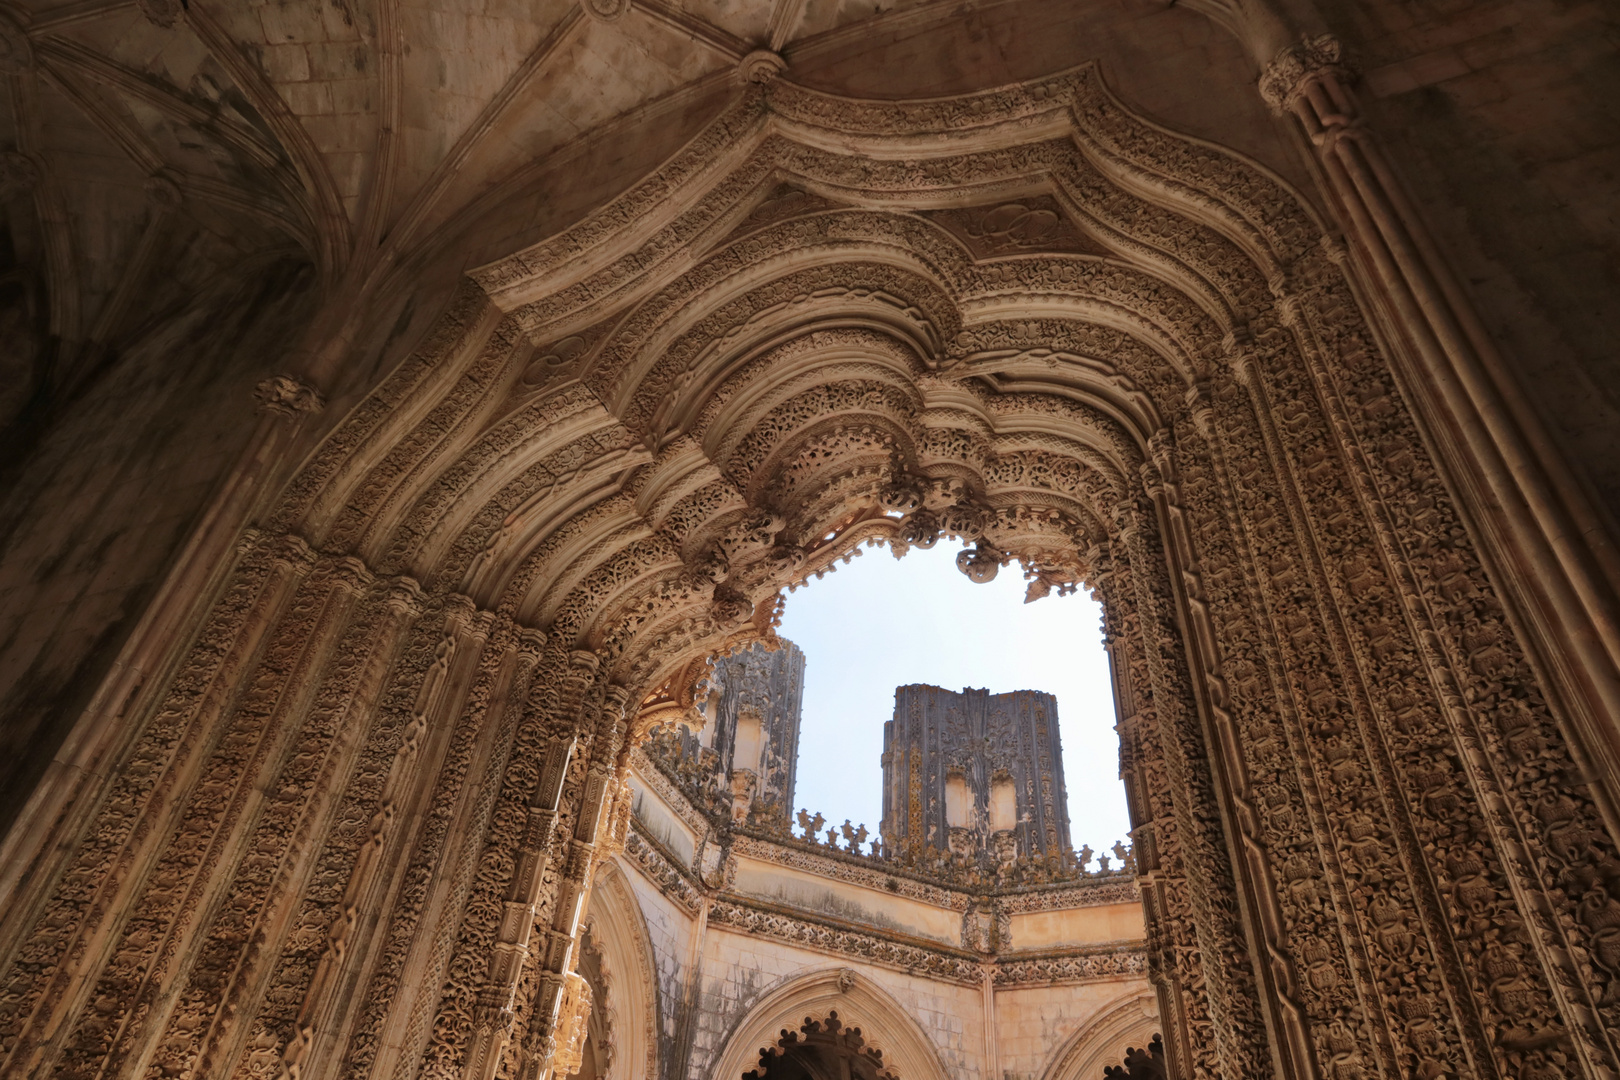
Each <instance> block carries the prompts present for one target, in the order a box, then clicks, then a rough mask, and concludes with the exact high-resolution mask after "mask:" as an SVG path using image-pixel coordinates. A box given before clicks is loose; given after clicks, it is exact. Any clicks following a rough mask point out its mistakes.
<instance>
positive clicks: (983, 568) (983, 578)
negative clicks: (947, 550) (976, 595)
mask: <svg viewBox="0 0 1620 1080" xmlns="http://www.w3.org/2000/svg"><path fill="white" fill-rule="evenodd" d="M956 568H957V569H958V570H960V571H962V573H964V574H966V575H967V578H968V580H969V581H971V582H973V583H974V584H975V585H983V584H985V583H987V582H990V581H994V580H995V577H996V572H997V571H999V570H1000V569H1001V555H1000V554H999V553H997V552H996V551H995V550H994V549H993V548H988V547H986V546H985V545H984V543H983V542H982V541H981V542H980V543H979V544H978V545H976V546H974V547H970V548H963V549H962V550H961V551H959V552H957V553H956Z"/></svg>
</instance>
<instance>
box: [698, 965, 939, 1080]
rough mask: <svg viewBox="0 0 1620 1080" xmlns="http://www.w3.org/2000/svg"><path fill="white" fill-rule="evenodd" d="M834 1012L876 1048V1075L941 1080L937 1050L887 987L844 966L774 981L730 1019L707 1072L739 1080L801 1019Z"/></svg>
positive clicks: (811, 1019)
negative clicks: (710, 1067) (738, 1014)
mask: <svg viewBox="0 0 1620 1080" xmlns="http://www.w3.org/2000/svg"><path fill="white" fill-rule="evenodd" d="M832 1015H836V1016H837V1018H838V1023H839V1025H840V1026H841V1028H842V1029H843V1030H845V1031H848V1030H850V1029H858V1030H859V1032H860V1038H861V1039H862V1040H863V1041H864V1044H865V1049H867V1050H875V1051H878V1053H879V1057H878V1060H880V1061H881V1063H882V1073H881V1074H880V1075H885V1076H889V1075H892V1076H893V1077H897V1078H898V1080H946V1078H947V1077H948V1076H949V1075H950V1074H949V1073H948V1072H947V1071H946V1069H945V1066H944V1064H943V1063H942V1062H941V1061H940V1058H939V1050H938V1049H937V1048H936V1047H935V1046H934V1044H933V1043H932V1041H930V1039H929V1038H928V1034H927V1033H926V1032H925V1031H923V1029H922V1028H921V1027H920V1026H919V1025H918V1023H917V1021H916V1018H915V1017H913V1016H912V1015H911V1014H910V1013H909V1012H907V1011H906V1009H905V1007H904V1006H903V1005H901V1004H900V1003H899V1002H898V1001H896V1000H895V999H894V997H893V995H891V994H890V993H889V992H888V991H887V990H885V989H883V987H881V986H879V985H877V983H876V982H874V981H873V979H872V978H871V977H870V976H867V975H858V974H857V973H856V972H854V971H853V970H851V969H849V968H826V969H824V970H821V971H812V972H810V973H808V974H804V975H798V976H792V977H789V978H785V979H782V980H780V981H778V982H777V983H776V984H775V985H774V986H772V987H770V988H769V989H767V990H765V991H764V992H762V993H760V994H759V995H758V996H757V997H756V998H755V999H754V1000H753V1001H752V1002H750V1003H748V1007H747V1008H746V1010H744V1011H743V1013H742V1015H741V1016H740V1017H739V1018H738V1019H737V1020H736V1021H735V1022H733V1023H732V1025H731V1027H730V1029H729V1030H728V1031H727V1032H726V1034H725V1038H724V1039H723V1041H722V1042H721V1047H722V1048H721V1050H720V1052H719V1054H717V1055H716V1057H715V1062H714V1067H713V1068H712V1069H711V1070H710V1075H711V1077H713V1080H723V1078H726V1080H742V1077H743V1076H744V1075H745V1074H747V1073H750V1072H753V1071H754V1070H756V1069H757V1068H758V1067H759V1064H760V1061H761V1059H762V1057H763V1055H765V1054H766V1053H768V1052H770V1050H771V1048H773V1047H776V1046H777V1045H778V1043H779V1042H780V1041H781V1040H782V1039H784V1038H785V1037H787V1036H789V1035H790V1034H791V1033H794V1032H798V1031H799V1029H800V1028H801V1027H802V1026H803V1025H804V1024H806V1023H819V1022H822V1021H825V1020H827V1019H828V1017H829V1016H832Z"/></svg>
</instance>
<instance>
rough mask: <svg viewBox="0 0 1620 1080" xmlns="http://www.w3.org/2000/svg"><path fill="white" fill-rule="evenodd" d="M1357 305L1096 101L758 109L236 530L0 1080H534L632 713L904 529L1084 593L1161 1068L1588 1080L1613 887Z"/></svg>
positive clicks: (510, 279)
mask: <svg viewBox="0 0 1620 1080" xmlns="http://www.w3.org/2000/svg"><path fill="white" fill-rule="evenodd" d="M1341 119H1342V118H1341ZM1037 226H1038V227H1037ZM1370 287H1372V286H1371V284H1370V283H1368V282H1365V281H1361V280H1359V279H1354V280H1353V278H1352V275H1351V274H1350V273H1349V272H1348V271H1347V268H1346V264H1345V260H1344V258H1343V252H1342V249H1341V248H1340V246H1339V245H1338V244H1337V243H1336V242H1335V241H1334V240H1333V239H1332V238H1331V237H1330V236H1328V235H1327V233H1326V230H1325V229H1324V228H1323V226H1322V225H1321V223H1320V222H1318V221H1317V220H1316V219H1315V217H1314V216H1313V215H1312V213H1311V212H1310V211H1309V210H1308V208H1307V207H1306V204H1305V203H1304V202H1303V201H1302V200H1301V199H1300V198H1298V197H1297V196H1296V195H1295V193H1293V192H1291V191H1290V190H1288V189H1287V188H1286V187H1285V186H1284V185H1283V184H1282V183H1281V182H1280V181H1278V180H1277V179H1276V178H1275V177H1273V176H1271V175H1269V174H1267V173H1266V172H1264V171H1263V170H1261V169H1259V168H1257V167H1255V166H1253V165H1251V164H1249V163H1247V162H1245V161H1243V160H1241V159H1239V158H1237V157H1235V156H1233V155H1230V154H1227V153H1224V152H1222V151H1220V150H1218V149H1216V148H1212V147H1210V146H1207V145H1204V144H1201V143H1198V142H1196V141H1193V140H1190V139H1186V138H1182V137H1180V136H1177V135H1175V134H1173V133H1171V132H1167V131H1165V130H1163V129H1160V128H1158V127H1156V126H1154V125H1152V124H1151V123H1148V122H1146V121H1143V120H1142V119H1140V118H1138V117H1135V116H1133V115H1132V114H1131V113H1130V112H1129V111H1128V110H1126V109H1125V108H1124V107H1123V106H1122V105H1121V104H1120V103H1118V102H1117V101H1115V100H1114V99H1113V98H1112V97H1111V96H1110V94H1109V93H1108V91H1107V90H1106V88H1105V87H1104V86H1103V84H1102V81H1101V78H1100V76H1099V75H1098V73H1097V71H1096V70H1095V69H1094V68H1090V67H1088V68H1082V69H1078V70H1076V71H1072V72H1069V73H1065V74H1063V75H1060V76H1056V77H1052V78H1048V79H1044V80H1039V81H1036V82H1033V83H1029V84H1023V85H1019V86H1014V87H1009V88H1006V89H1003V90H1000V91H995V92H992V93H986V94H980V95H975V96H972V97H966V98H953V99H942V100H932V101H917V102H862V101H851V100H844V99H838V98H832V97H828V96H825V95H820V94H816V93H813V92H810V91H807V90H804V89H801V88H797V87H794V86H792V85H791V84H789V83H786V82H782V81H777V82H775V83H771V84H768V85H764V86H761V87H758V88H756V89H755V90H752V91H750V92H749V94H748V95H747V96H746V97H745V98H744V99H743V100H742V101H741V103H740V104H738V105H737V106H736V107H734V108H731V109H730V110H728V111H727V112H726V113H725V114H724V115H722V116H721V117H720V118H719V119H718V120H717V121H716V122H715V123H714V124H713V125H712V126H711V127H710V128H709V129H708V130H706V131H705V132H704V133H703V134H702V135H701V136H700V137H699V138H698V139H697V140H695V141H694V142H693V143H692V144H691V145H689V146H688V147H687V148H686V149H685V150H683V151H682V152H681V153H680V154H679V155H677V156H676V157H675V158H674V159H673V160H672V161H670V162H669V163H668V164H667V165H666V166H665V167H664V168H663V169H661V170H659V171H658V172H657V173H656V174H655V175H653V176H652V177H650V178H648V179H647V180H646V181H645V182H643V183H642V184H640V185H638V186H637V187H635V188H633V189H632V190H630V191H629V192H628V193H626V194H625V195H624V196H622V197H621V198H619V199H617V200H615V201H614V202H613V203H611V204H609V205H608V206H607V207H606V208H604V209H603V210H602V211H600V212H599V213H596V214H593V215H592V216H590V217H588V218H587V219H586V220H584V221H583V222H581V223H580V224H578V225H577V226H575V227H573V228H571V229H569V230H567V231H566V232H564V233H562V234H559V235H558V236H556V237H554V238H552V239H549V240H547V241H545V242H543V243H540V244H537V245H535V246H534V247H531V248H528V249H526V250H524V251H521V252H518V253H515V254H513V255H512V256H511V257H510V258H508V259H505V260H503V261H501V262H499V263H496V264H493V265H490V266H487V267H484V268H481V269H479V270H478V271H476V272H474V273H473V274H472V275H471V280H470V281H469V282H468V283H467V285H466V286H465V287H464V288H463V289H462V291H461V293H460V294H459V295H458V297H457V299H456V300H455V302H454V304H453V305H452V306H451V308H450V310H448V311H447V312H446V313H445V314H444V316H443V317H442V318H441V320H440V321H439V324H438V327H437V329H436V330H435V332H434V334H433V335H432V337H431V339H430V340H429V341H427V342H426V343H425V344H424V345H423V346H422V347H421V349H419V350H418V352H417V353H416V354H415V355H413V356H412V357H411V358H410V359H409V361H407V362H406V363H405V364H404V365H403V366H402V367H401V368H400V369H399V370H397V371H396V372H394V373H393V374H392V375H391V376H390V377H389V378H388V379H387V380H385V382H384V383H383V384H382V385H381V386H380V387H379V388H378V389H377V390H376V391H375V392H374V393H373V394H371V395H370V396H369V397H368V398H367V399H366V400H365V401H363V402H362V403H360V404H359V405H357V406H356V407H355V409H354V410H353V412H352V413H351V414H350V416H349V417H348V418H347V419H346V420H345V421H344V422H343V423H342V424H341V425H339V426H338V427H337V428H336V429H335V430H334V431H333V433H332V434H331V436H330V437H329V438H328V439H327V440H326V442H325V443H324V444H323V446H322V447H321V448H320V449H319V451H318V452H317V453H315V454H314V455H313V457H312V458H311V459H310V460H309V461H308V462H307V464H306V465H305V467H304V468H303V469H302V470H301V471H300V473H299V474H298V476H297V477H296V479H295V480H294V481H293V482H292V483H291V485H290V486H289V487H288V489H287V490H286V491H285V493H284V495H283V497H282V498H281V500H280V501H279V502H278V504H277V505H276V506H275V508H274V509H273V511H272V512H270V513H269V514H267V515H266V517H265V518H264V520H263V521H262V522H261V527H260V528H258V529H256V530H255V531H253V532H251V533H249V534H248V535H245V536H244V537H243V539H242V543H241V545H240V549H239V557H238V559H237V561H236V562H235V564H234V565H233V566H232V567H231V568H230V570H229V572H228V574H226V575H225V580H224V584H223V585H222V586H221V588H220V591H219V594H218V598H217V602H216V603H215V604H214V606H213V608H212V610H211V611H210V612H209V614H208V615H207V618H206V620H205V621H204V623H203V624H202V625H201V626H200V627H198V628H197V632H196V634H195V637H194V640H193V641H192V642H191V643H190V644H189V645H188V647H187V648H186V649H185V650H183V651H182V652H179V653H177V654H176V656H175V657H174V662H173V668H172V672H173V674H172V676H167V677H166V678H167V681H166V683H165V684H164V685H165V689H164V691H163V693H162V694H158V695H154V696H153V697H152V699H151V700H152V705H151V706H150V707H143V708H142V710H141V711H140V714H139V715H138V716H131V717H130V718H128V721H127V725H128V726H127V729H121V733H120V735H119V741H118V743H117V746H118V750H117V753H118V754H119V755H121V757H120V759H119V760H120V765H119V767H118V768H117V769H116V770H114V771H113V772H112V773H111V779H110V780H109V781H108V782H107V783H106V784H105V785H104V786H103V787H102V788H100V789H98V790H96V791H94V792H91V793H90V794H88V795H86V796H85V798H87V799H91V800H92V803H91V805H90V806H89V807H81V808H79V809H77V810H76V811H75V814H76V815H77V816H75V817H74V818H73V819H72V820H74V821H76V822H79V823H80V824H79V825H76V826H75V827H74V828H75V829H76V830H77V831H75V832H73V833H72V835H70V836H54V835H53V836H49V837H45V838H42V840H41V844H42V847H41V849H40V850H41V854H40V856H39V860H40V861H39V863H38V865H39V866H40V868H41V869H40V872H39V873H38V874H37V875H34V876H32V877H31V878H30V879H29V880H28V882H27V884H26V885H25V886H24V887H22V888H21V889H20V890H19V892H18V901H17V903H16V904H14V905H13V907H12V908H11V909H9V910H8V911H7V913H6V915H5V919H6V922H5V923H4V924H3V934H4V937H3V939H0V946H3V948H4V953H3V954H0V955H3V956H4V958H5V961H4V962H5V964H6V965H7V966H6V974H5V983H4V985H5V988H6V989H5V993H4V996H3V998H0V1034H3V1038H4V1042H3V1053H4V1064H0V1071H6V1072H8V1073H11V1072H15V1073H18V1074H21V1075H29V1074H34V1073H46V1072H51V1071H53V1070H54V1071H59V1072H62V1073H64V1074H68V1075H105V1076H109V1077H110V1076H131V1075H137V1074H145V1073H148V1072H154V1073H161V1074H163V1075H166V1076H175V1077H201V1076H209V1077H212V1076H226V1075H240V1076H252V1075H285V1076H294V1075H296V1076H298V1077H300V1078H305V1077H315V1076H322V1077H325V1076H337V1075H351V1076H372V1077H392V1076H395V1075H413V1074H414V1075H421V1076H427V1077H452V1076H455V1077H470V1078H471V1077H478V1078H492V1077H494V1076H496V1075H514V1076H523V1077H536V1076H541V1075H544V1074H545V1073H546V1072H547V1070H548V1069H549V1068H550V1065H551V1062H552V1061H553V1058H554V1055H555V1054H556V1053H557V1045H558V1041H559V1038H562V1039H563V1040H564V1041H566V1039H567V1038H568V1037H569V1035H570V1033H571V1032H572V1031H573V1029H574V1028H575V1027H576V1026H577V1024H576V1021H575V1018H574V1017H573V1016H571V1015H570V1010H569V1003H570V1002H574V1001H579V1000H581V995H580V994H579V992H578V986H577V980H578V976H577V975H575V974H574V973H573V965H574V961H575V955H574V954H575V945H576V934H577V931H578V927H579V921H580V918H581V915H582V912H583V910H584V907H585V904H586V901H587V899H588V897H589V894H590V890H591V885H592V881H593V875H594V873H595V871H596V868H597V867H598V866H599V865H600V863H601V861H602V860H603V859H604V857H606V856H607V855H608V854H611V853H612V851H613V850H614V848H615V845H617V844H619V843H622V841H623V837H624V830H625V822H626V817H627V814H628V809H629V802H628V798H629V796H628V785H627V784H626V783H625V782H624V777H625V769H626V755H627V753H628V749H629V746H630V745H631V744H632V743H633V742H634V740H636V739H637V738H639V737H641V736H642V735H643V734H644V733H645V731H644V729H645V727H646V726H647V724H648V723H650V722H652V720H653V718H656V717H660V716H664V715H667V709H666V708H665V707H664V704H663V703H665V702H666V701H667V700H668V699H669V698H670V693H669V690H670V687H669V684H670V682H671V680H672V679H674V678H676V675H677V673H679V672H681V671H685V670H688V668H689V665H690V663H691V661H692V659H693V657H695V656H699V655H703V654H706V653H708V652H711V651H714V650H715V649H718V648H722V647H727V646H730V645H734V644H737V643H740V642H743V641H747V640H750V639H753V638H757V637H759V636H762V635H765V634H768V633H769V632H770V625H771V619H772V617H773V615H774V613H775V607H774V605H775V600H774V597H775V596H776V594H777V592H778V590H779V589H780V588H781V587H782V586H783V585H784V584H786V583H788V582H790V581H792V580H795V579H797V578H799V577H801V576H802V575H804V574H806V573H809V572H813V571H814V570H816V569H818V568H820V567H823V566H825V565H827V564H828V563H829V562H831V561H832V560H834V559H836V558H838V557H839V556H841V555H842V554H844V553H846V552H847V551H848V550H849V549H850V548H851V547H853V546H854V545H856V544H858V543H861V542H863V541H865V540H868V539H881V540H885V541H887V542H890V543H898V544H918V543H929V542H933V541H934V540H936V539H937V538H938V536H940V535H942V534H943V535H947V536H956V537H960V538H962V539H964V540H966V541H969V542H970V543H971V547H970V548H969V549H967V550H966V551H965V552H964V555H963V556H962V559H961V562H960V565H962V567H963V569H964V572H967V573H968V574H969V576H971V577H974V578H976V579H981V580H982V579H985V578H987V577H989V576H991V575H992V574H994V573H995V572H997V571H998V570H1000V569H1001V568H1002V567H1004V566H1009V565H1011V564H1012V563H1013V562H1014V561H1017V562H1019V563H1020V564H1022V565H1023V566H1024V568H1025V571H1026V573H1028V574H1030V575H1031V576H1032V577H1033V578H1034V579H1036V580H1037V581H1039V582H1040V583H1042V584H1045V585H1048V586H1062V585H1069V584H1075V583H1078V582H1085V583H1086V584H1088V585H1089V586H1090V587H1092V588H1094V589H1095V590H1096V591H1097V593H1098V594H1099V596H1100V597H1101V599H1102V600H1103V602H1104V605H1105V609H1106V612H1107V637H1108V643H1109V649H1110V652H1111V655H1112V657H1113V662H1114V672H1115V678H1116V683H1117V691H1118V699H1119V703H1120V717H1121V724H1120V727H1121V733H1122V736H1121V737H1122V762H1123V767H1124V771H1125V774H1126V778H1127V789H1128V793H1129V798H1130V800H1131V810H1132V816H1133V822H1134V825H1135V838H1136V852H1137V863H1138V867H1139V872H1140V874H1141V881H1142V889H1143V893H1144V895H1145V897H1146V906H1147V920H1148V938H1149V948H1150V953H1151V961H1152V969H1153V978H1154V982H1155V986H1156V988H1157V993H1158V999H1159V1013H1160V1016H1161V1017H1162V1020H1163V1023H1164V1025H1165V1029H1164V1033H1165V1042H1166V1046H1167V1051H1168V1057H1169V1061H1170V1064H1171V1067H1172V1069H1174V1070H1176V1072H1177V1074H1178V1075H1197V1076H1225V1077H1233V1078H1236V1077H1244V1078H1250V1077H1266V1076H1278V1077H1289V1078H1296V1077H1298V1078H1306V1077H1317V1076H1324V1075H1334V1076H1354V1075H1374V1074H1380V1075H1400V1076H1408V1075H1419V1076H1424V1077H1434V1076H1440V1075H1458V1076H1462V1075H1471V1076H1501V1075H1516V1076H1532V1075H1534V1076H1555V1075H1568V1074H1571V1073H1579V1074H1581V1075H1587V1076H1594V1077H1595V1076H1602V1075H1607V1074H1609V1073H1613V1072H1617V1071H1620V1056H1617V1054H1616V1048H1615V1045H1614V1034H1613V1033H1614V1032H1615V1030H1616V1020H1617V1019H1620V990H1617V989H1616V987H1617V986H1620V950H1617V949H1616V948H1615V945H1614V941H1615V933H1616V931H1615V927H1616V926H1617V925H1620V902H1617V901H1616V900H1615V899H1613V898H1612V895H1611V894H1612V892H1613V889H1614V887H1615V885H1616V884H1617V882H1616V875H1617V873H1620V860H1617V859H1616V858H1615V853H1614V844H1613V841H1612V838H1611V836H1610V834H1609V832H1608V830H1607V828H1606V827H1605V824H1604V822H1603V819H1602V817H1601V815H1600V814H1599V812H1598V806H1597V803H1596V800H1595V798H1594V794H1593V792H1592V790H1591V789H1590V788H1589V787H1588V786H1587V785H1586V782H1585V781H1584V780H1583V778H1582V771H1581V768H1580V765H1579V762H1580V761H1581V760H1583V758H1582V756H1581V753H1580V750H1581V744H1580V743H1579V742H1578V741H1577V740H1576V739H1575V737H1574V736H1573V734H1572V729H1573V728H1574V726H1575V725H1574V724H1573V723H1572V722H1570V717H1569V716H1567V715H1565V714H1563V713H1557V714H1555V711H1554V706H1553V705H1551V704H1549V701H1548V695H1547V694H1546V692H1545V691H1544V689H1543V684H1542V673H1541V672H1538V671H1537V670H1535V669H1533V668H1532V666H1531V663H1530V661H1529V660H1527V659H1526V650H1525V648H1524V646H1523V643H1522V642H1521V640H1520V639H1519V638H1518V637H1516V636H1515V631H1514V628H1513V626H1511V625H1509V622H1508V618H1507V615H1506V613H1505V611H1504V608H1503V606H1502V604H1501V603H1500V602H1499V600H1498V599H1497V593H1496V591H1495V589H1494V588H1493V584H1492V582H1491V581H1490V580H1488V579H1487V577H1486V575H1485V572H1484V570H1483V569H1482V564H1481V560H1480V557H1479V554H1478V550H1477V548H1476V544H1475V540H1474V538H1473V536H1472V534H1471V533H1470V531H1469V528H1468V527H1467V525H1466V524H1465V522H1464V521H1463V519H1462V518H1460V517H1459V514H1458V511H1457V507H1456V505H1455V503H1454V502H1453V499H1452V496H1451V494H1450V493H1449V489H1448V485H1447V477H1444V476H1442V475H1441V473H1440V472H1439V471H1438V469H1437V466H1436V465H1435V463H1434V459H1433V457H1432V456H1431V454H1430V451H1429V449H1428V448H1427V447H1426V445H1425V443H1424V440H1423V439H1422V437H1421V436H1420V433H1419V431H1418V428H1417V426H1416V424H1415V422H1414V420H1413V416H1412V413H1411V411H1410V409H1409V408H1408V405H1407V403H1406V401H1405V399H1404V398H1403V396H1402V389H1403V387H1405V386H1406V384H1407V382H1408V378H1407V374H1398V373H1397V369H1396V368H1395V367H1394V366H1392V364H1391V362H1390V359H1389V356H1388V354H1386V352H1385V351H1384V348H1383V347H1382V346H1381V344H1380V342H1379V340H1377V339H1376V338H1375V336H1374V334H1373V332H1372V331H1371V330H1370V329H1369V327H1368V325H1367V322H1366V320H1365V317H1364V315H1363V309H1362V307H1361V303H1360V301H1359V300H1358V289H1360V290H1366V289H1368V288H1370ZM1375 301H1376V297H1375ZM674 694H675V697H677V698H678V696H679V688H676V690H675V692H674ZM644 701H652V702H654V703H655V704H657V708H655V709H654V710H653V711H652V713H651V714H649V718H647V719H641V718H639V716H638V708H637V705H638V703H641V702H644ZM902 1075H904V1076H905V1077H906V1080H937V1078H934V1077H933V1076H932V1075H931V1074H928V1075H925V1073H924V1072H917V1073H912V1072H903V1073H902Z"/></svg>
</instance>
